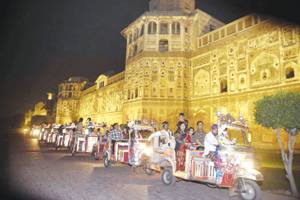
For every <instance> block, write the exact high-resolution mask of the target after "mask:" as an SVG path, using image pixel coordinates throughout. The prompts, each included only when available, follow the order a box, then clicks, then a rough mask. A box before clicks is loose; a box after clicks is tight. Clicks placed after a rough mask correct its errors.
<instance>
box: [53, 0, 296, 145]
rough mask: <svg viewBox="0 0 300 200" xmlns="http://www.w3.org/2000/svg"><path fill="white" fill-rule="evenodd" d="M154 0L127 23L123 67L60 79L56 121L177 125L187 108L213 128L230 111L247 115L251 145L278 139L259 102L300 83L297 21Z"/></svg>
mask: <svg viewBox="0 0 300 200" xmlns="http://www.w3.org/2000/svg"><path fill="white" fill-rule="evenodd" d="M149 5H150V6H149V7H150V8H149V11H147V12H145V13H144V14H142V15H141V16H140V17H139V18H138V19H136V20H135V21H134V22H132V23H131V24H129V25H128V27H126V28H125V29H124V30H123V31H122V35H123V36H124V38H125V39H126V41H127V47H126V66H125V70H124V71H123V72H121V73H119V74H115V75H107V74H106V75H105V74H103V75H100V76H99V77H98V79H97V80H96V81H95V83H94V84H93V85H92V86H89V87H87V81H82V80H80V81H78V80H76V81H73V80H68V81H66V82H65V83H62V84H61V85H60V86H59V91H60V92H59V95H58V98H59V99H58V103H57V116H56V119H57V122H60V123H66V122H70V121H73V120H76V119H78V117H83V118H87V117H91V118H92V119H93V120H94V121H97V122H107V123H113V122H119V123H125V122H127V121H129V120H135V119H154V120H156V121H158V122H162V121H164V120H168V121H169V122H170V124H171V127H172V128H173V129H174V128H175V125H176V121H177V118H178V113H180V112H184V113H186V115H187V116H188V120H189V122H190V125H191V126H195V123H196V121H197V120H202V121H204V122H205V124H206V125H207V126H206V128H207V129H208V127H209V125H210V124H211V123H213V122H215V121H216V113H217V112H218V111H220V112H223V113H227V112H230V113H232V114H233V115H234V116H239V114H242V115H243V116H244V117H245V118H246V119H247V120H248V122H249V125H250V127H251V130H252V141H253V145H254V146H256V147H264V148H274V147H277V144H276V138H275V137H274V134H273V132H272V131H271V130H266V129H264V128H262V127H260V126H258V125H257V124H255V123H254V115H253V108H254V102H255V101H256V100H258V99H260V98H262V97H263V96H264V95H268V94H272V93H274V92H276V91H279V90H290V91H300V81H299V78H300V53H299V47H300V41H299V39H300V32H299V31H300V30H299V27H296V26H293V25H292V24H288V23H286V22H282V21H279V20H275V19H269V18H264V17H261V16H257V15H248V16H245V17H242V18H240V19H238V20H235V21H233V22H231V23H229V24H224V23H222V22H221V21H219V20H218V19H215V18H214V17H212V16H210V15H208V14H207V13H205V12H203V11H201V10H199V9H195V1H194V0H150V1H149ZM66 85H71V86H66ZM66 87H70V88H66ZM71 88H72V89H71ZM298 141H299V138H298ZM297 145H298V147H300V144H299V142H298V144H297Z"/></svg>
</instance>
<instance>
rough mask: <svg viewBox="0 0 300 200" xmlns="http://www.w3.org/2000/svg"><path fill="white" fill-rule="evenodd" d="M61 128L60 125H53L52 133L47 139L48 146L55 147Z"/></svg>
mask: <svg viewBox="0 0 300 200" xmlns="http://www.w3.org/2000/svg"><path fill="white" fill-rule="evenodd" d="M59 127H60V125H59V124H53V125H52V128H51V131H50V133H48V135H47V139H46V141H47V145H48V146H50V145H51V146H52V145H55V143H56V139H57V135H58V129H59Z"/></svg>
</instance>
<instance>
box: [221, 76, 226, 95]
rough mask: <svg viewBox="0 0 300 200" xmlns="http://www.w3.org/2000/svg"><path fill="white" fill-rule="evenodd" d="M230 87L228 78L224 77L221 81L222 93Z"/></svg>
mask: <svg viewBox="0 0 300 200" xmlns="http://www.w3.org/2000/svg"><path fill="white" fill-rule="evenodd" d="M227 91H228V89H227V80H226V79H222V80H221V81H220V92H221V93H224V92H227Z"/></svg>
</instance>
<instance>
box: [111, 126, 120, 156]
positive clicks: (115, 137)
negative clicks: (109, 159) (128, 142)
mask: <svg viewBox="0 0 300 200" xmlns="http://www.w3.org/2000/svg"><path fill="white" fill-rule="evenodd" d="M109 137H110V140H111V146H112V149H111V154H112V155H114V153H115V143H116V142H117V141H119V140H122V139H123V134H122V131H121V129H120V126H119V124H118V123H115V124H113V125H112V130H111V131H110V134H109Z"/></svg>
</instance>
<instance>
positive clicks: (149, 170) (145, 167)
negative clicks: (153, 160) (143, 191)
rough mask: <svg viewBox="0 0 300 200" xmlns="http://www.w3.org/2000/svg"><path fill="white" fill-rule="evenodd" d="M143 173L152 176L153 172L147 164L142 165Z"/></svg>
mask: <svg viewBox="0 0 300 200" xmlns="http://www.w3.org/2000/svg"><path fill="white" fill-rule="evenodd" d="M144 171H145V173H146V174H147V175H148V176H152V175H153V174H154V170H153V169H151V168H149V167H148V165H147V164H145V165H144Z"/></svg>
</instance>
